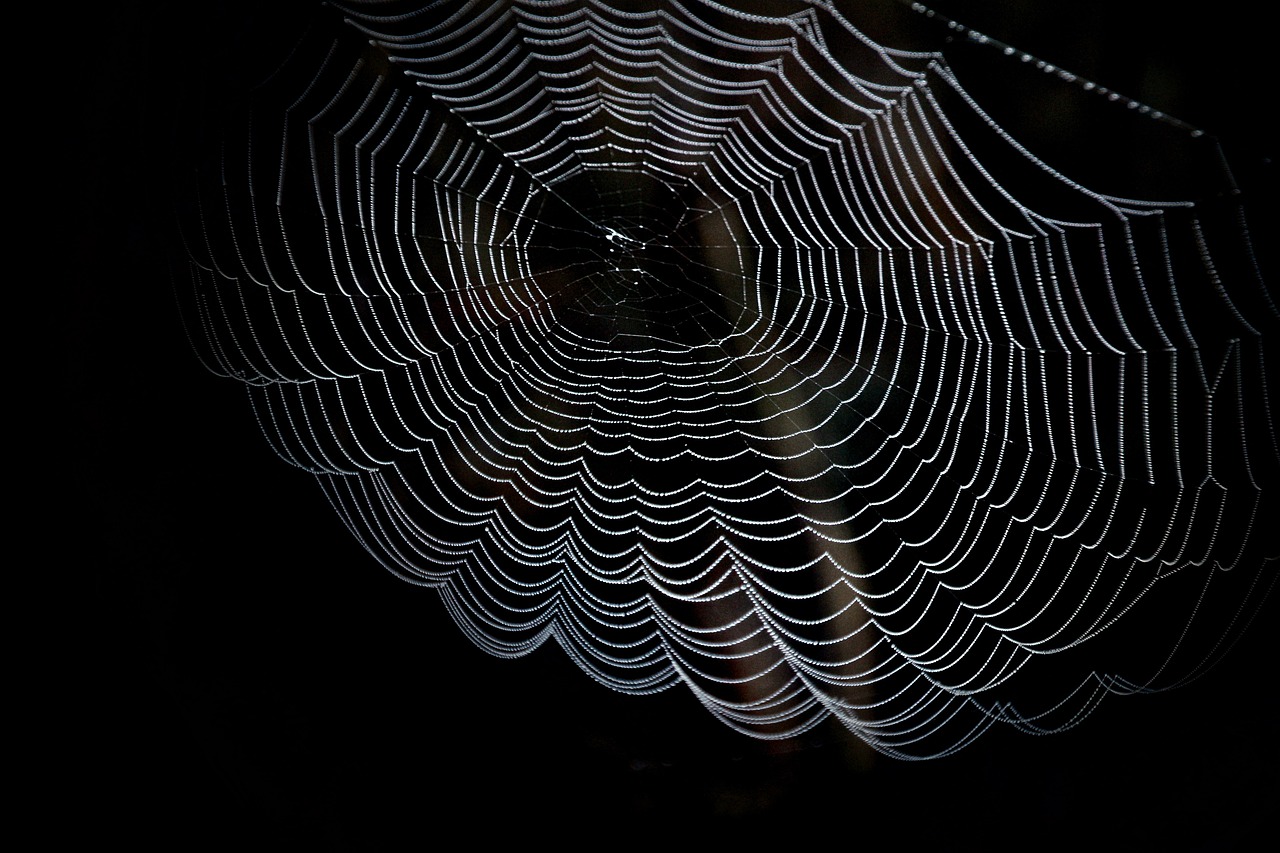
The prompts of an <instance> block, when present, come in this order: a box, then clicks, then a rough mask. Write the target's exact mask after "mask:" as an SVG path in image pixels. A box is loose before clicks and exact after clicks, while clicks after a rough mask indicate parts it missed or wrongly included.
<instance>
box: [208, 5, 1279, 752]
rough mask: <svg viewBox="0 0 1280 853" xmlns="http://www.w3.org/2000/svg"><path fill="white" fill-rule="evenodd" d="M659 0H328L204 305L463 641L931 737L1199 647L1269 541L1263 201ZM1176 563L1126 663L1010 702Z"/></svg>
mask: <svg viewBox="0 0 1280 853" xmlns="http://www.w3.org/2000/svg"><path fill="white" fill-rule="evenodd" d="M651 5H652V8H650V9H649V10H648V11H624V10H618V9H614V8H612V7H611V6H610V5H609V4H608V3H604V2H596V3H568V2H563V3H520V2H514V3H504V2H479V0H471V2H462V3H443V2H442V3H435V4H431V5H430V6H429V7H428V8H427V9H425V10H423V11H420V12H419V11H416V10H415V9H413V8H412V6H410V5H408V4H392V5H390V6H387V5H386V4H382V5H377V4H371V5H370V6H368V7H365V6H359V5H355V4H349V5H347V6H343V7H341V8H342V11H343V14H345V15H346V16H347V19H346V21H345V22H344V23H343V24H342V25H341V26H340V27H339V28H338V33H337V36H336V38H335V39H334V40H332V41H325V40H324V39H319V38H313V39H311V40H310V41H308V42H306V43H304V45H303V46H302V47H300V48H299V50H298V51H297V52H296V53H295V55H294V57H293V58H292V59H291V60H290V64H289V65H288V66H286V67H285V68H284V69H282V71H281V72H280V73H279V74H277V75H276V77H275V78H273V80H272V81H271V82H270V83H269V84H268V85H267V86H265V87H264V88H263V89H262V90H261V92H259V94H258V100H257V101H256V103H255V107H254V112H253V122H252V132H251V134H250V137H249V138H250V140H251V144H250V145H248V146H245V147H244V151H243V153H237V150H230V149H229V151H230V153H229V154H228V156H227V160H226V162H225V163H224V166H223V174H222V175H220V176H219V178H220V179H221V180H220V182H219V184H218V186H217V187H216V189H214V190H209V189H206V191H205V194H204V196H203V198H202V200H201V209H202V214H201V219H200V223H199V226H198V228H196V229H194V234H195V236H194V237H189V242H190V248H191V251H192V253H193V257H194V258H196V263H195V265H194V266H193V279H192V283H193V290H192V301H191V305H192V306H193V307H192V311H193V312H194V313H195V314H197V315H198V317H199V321H200V322H199V324H198V329H199V332H198V334H197V338H198V340H197V345H198V347H199V348H200V350H201V351H202V353H204V354H205V357H206V359H207V361H208V363H209V364H210V366H211V367H212V368H213V369H214V370H216V371H218V372H220V373H223V374H226V375H228V376H232V377H235V378H237V379H240V380H242V381H244V382H245V383H247V385H248V386H249V389H250V392H251V398H252V401H253V404H254V409H255V411H256V413H257V417H258V420H259V423H260V426H261V428H262V430H263V432H264V433H265V435H266V436H267V438H268V440H269V441H270V442H271V443H272V445H273V446H274V447H275V449H276V451H277V452H278V453H279V454H280V455H281V456H282V457H283V458H285V459H286V460H288V461H289V462H291V463H293V464H295V465H298V466H299V467H302V468H305V469H307V470H309V471H312V472H314V473H315V474H316V475H317V476H318V477H319V479H320V482H321V483H322V484H323V486H324V488H325V490H326V492H327V493H328V495H329V497H330V499H331V501H332V503H333V504H334V506H335V507H336V508H337V510H338V512H339V513H340V514H341V516H342V518H343V519H344V521H345V522H346V523H347V525H348V526H349V527H350V528H351V530H352V531H354V532H355V534H356V535H357V536H358V537H359V538H360V540H361V541H362V542H363V544H364V545H365V547H366V548H368V550H369V551H370V552H371V553H372V554H373V555H374V556H375V557H377V558H378V559H379V560H380V561H382V562H383V563H384V564H385V565H386V566H387V567H389V568H390V569H391V570H393V571H394V572H396V573H397V574H399V575H400V576H402V577H404V578H405V579H407V580H409V581H412V582H414V583H420V584H425V585H428V586H432V587H435V588H436V589H437V590H438V591H439V593H440V595H441V596H442V597H443V599H444V601H445V603H446V605H447V606H448V608H449V610H450V612H451V613H452V614H453V616H454V618H455V619H456V621H457V623H458V624H459V626H461V627H462V629H463V630H464V631H465V632H466V634H467V635H468V636H469V637H470V638H471V640H472V641H474V642H475V643H476V644H478V645H479V646H481V647H482V648H484V649H486V650H488V651H490V652H492V653H494V654H497V655H504V656H519V655H523V654H526V653H528V652H529V651H531V650H532V649H534V648H536V647H538V646H540V645H541V644H542V643H544V642H546V641H547V640H548V639H549V638H550V639H554V640H555V641H556V642H557V643H558V644H559V645H560V646H562V647H563V648H564V649H565V651H566V652H567V653H568V654H569V655H570V656H571V657H572V658H573V660H574V661H575V662H576V663H577V664H578V665H579V666H580V667H581V668H582V669H583V670H584V671H585V672H587V673H588V674H589V675H591V676H592V677H593V678H595V679H597V680H599V681H601V682H603V683H605V684H607V685H609V686H610V687H612V688H614V689H617V690H622V691H627V692H636V693H643V692H652V691H658V690H662V689H666V688H668V687H671V686H672V685H674V684H677V683H683V684H685V685H686V686H688V687H689V688H690V689H691V690H692V691H693V692H694V694H695V695H696V696H697V698H698V699H699V700H700V701H701V702H702V703H703V704H704V705H705V706H706V707H707V708H708V709H709V710H711V711H712V712H713V713H714V714H716V715H717V716H718V717H720V718H721V719H723V720H724V721H725V722H726V723H728V724H729V725H731V726H733V727H735V728H738V729H740V730H742V731H744V732H747V733H749V734H752V735H754V736H757V737H765V738H777V737H787V736H791V735H795V734H797V733H800V732H803V731H805V730H807V729H809V728H811V727H812V726H814V725H816V724H817V723H818V722H820V721H822V720H823V719H825V718H827V717H828V716H830V715H835V716H836V717H837V718H839V720H840V721H841V722H843V723H844V724H845V725H847V726H848V727H849V728H850V729H851V730H852V731H853V732H854V733H855V734H857V735H858V736H859V737H861V738H863V739H864V740H866V741H867V742H868V743H870V744H871V745H873V746H874V747H875V748H877V749H879V750H882V751H884V752H887V753H891V754H897V755H909V756H921V755H936V754H942V753H945V752H948V751H950V750H952V749H955V748H957V747H959V746H961V745H963V744H964V743H966V742H968V741H969V740H971V739H972V738H973V737H975V736H976V735H977V734H979V733H980V732H981V731H983V730H984V729H985V728H986V727H987V726H989V725H990V724H991V723H992V722H993V721H996V720H1005V721H1008V722H1011V723H1013V724H1015V725H1018V726H1020V727H1023V728H1027V729H1029V730H1033V731H1046V730H1053V729H1057V728H1062V727H1065V726H1069V725H1071V724H1073V723H1074V722H1076V721H1078V720H1079V719H1080V718H1081V716H1083V714H1085V713H1086V712H1087V711H1088V710H1090V709H1091V708H1092V707H1093V706H1094V705H1096V704H1097V702H1098V701H1100V700H1101V698H1102V697H1103V696H1104V695H1105V694H1106V693H1107V692H1108V691H1111V692H1128V691H1136V690H1145V689H1150V688H1152V687H1154V686H1155V685H1156V684H1157V683H1161V684H1172V683H1176V682H1177V681H1179V680H1180V679H1185V678H1187V677H1190V676H1192V675H1194V674H1195V673H1196V672H1198V671H1199V668H1200V667H1201V666H1202V665H1203V664H1204V663H1205V662H1206V661H1207V660H1209V659H1211V658H1213V657H1214V656H1215V655H1216V654H1217V653H1218V651H1219V648H1218V646H1216V645H1211V646H1210V647H1209V649H1208V650H1207V652H1206V650H1205V649H1204V648H1202V647H1200V646H1196V647H1195V648H1194V649H1191V650H1190V651H1189V652H1188V650H1187V648H1186V647H1187V645H1188V643H1187V642H1185V640H1186V637H1187V632H1189V631H1191V630H1192V628H1191V627H1189V626H1191V625H1192V624H1193V622H1194V620H1193V619H1192V617H1193V616H1194V615H1196V614H1198V613H1199V612H1200V609H1201V608H1202V605H1203V603H1204V600H1205V594H1206V591H1207V590H1210V588H1211V587H1214V588H1216V585H1217V584H1218V583H1219V582H1218V581H1216V580H1215V578H1216V577H1217V576H1219V575H1221V574H1222V572H1221V570H1224V569H1234V568H1237V567H1241V566H1243V567H1244V569H1245V572H1246V574H1249V577H1251V578H1252V580H1251V581H1249V582H1248V583H1245V584H1243V587H1242V588H1244V589H1245V591H1246V592H1245V593H1244V594H1242V595H1241V599H1242V600H1243V601H1244V602H1245V603H1244V604H1240V605H1239V606H1238V608H1236V609H1231V610H1230V614H1231V615H1230V618H1229V619H1228V623H1229V625H1228V628H1227V629H1220V630H1218V631H1217V633H1213V634H1212V635H1211V639H1212V641H1215V642H1217V641H1220V642H1221V643H1222V644H1226V643H1228V642H1229V639H1230V637H1232V636H1234V633H1233V632H1238V630H1239V629H1240V628H1241V627H1242V625H1243V622H1244V620H1245V616H1247V613H1248V612H1250V611H1249V608H1248V607H1247V606H1246V605H1250V606H1252V604H1253V603H1256V600H1257V598H1258V596H1259V595H1260V594H1261V593H1262V592H1264V591H1265V588H1266V586H1267V585H1268V584H1269V583H1270V582H1271V580H1270V578H1271V576H1270V574H1268V570H1267V568H1266V567H1267V559H1268V558H1269V557H1270V556H1272V555H1274V554H1275V553H1276V552H1277V547H1276V534H1275V532H1274V528H1275V524H1274V520H1273V519H1272V520H1268V513H1269V512H1272V511H1273V510H1274V506H1275V499H1274V484H1275V483H1276V482H1277V481H1278V480H1277V477H1276V472H1277V468H1278V467H1280V466H1278V462H1277V460H1278V458H1280V453H1278V452H1277V445H1276V438H1275V435H1276V431H1275V429H1274V428H1273V422H1272V420H1271V418H1272V415H1271V412H1270V409H1269V408H1268V407H1269V406H1270V401H1271V400H1272V399H1274V397H1275V393H1274V392H1275V388H1274V380H1272V378H1271V374H1270V373H1269V372H1268V371H1267V369H1266V364H1265V358H1264V356H1265V350H1266V347H1265V343H1266V342H1267V341H1269V340H1274V333H1275V327H1276V322H1277V312H1276V308H1275V305H1274V303H1272V302H1271V301H1270V299H1269V297H1268V295H1267V292H1266V289H1265V286H1264V285H1263V283H1262V281H1261V277H1260V276H1259V275H1258V273H1257V270H1256V269H1255V268H1254V267H1253V266H1252V264H1251V263H1250V262H1249V261H1248V259H1249V258H1251V255H1250V254H1249V251H1248V245H1247V242H1246V241H1245V240H1244V238H1243V235H1242V234H1241V233H1240V232H1239V231H1238V230H1227V231H1223V232H1213V231H1210V230H1207V229H1206V227H1205V226H1204V224H1203V222H1202V219H1203V217H1202V214H1201V211H1200V209H1199V208H1198V207H1197V206H1196V205H1193V204H1191V203H1189V202H1161V203H1153V202H1148V201H1140V200H1133V199H1121V198H1114V197H1110V196H1106V195H1102V194H1099V193H1095V192H1091V191H1089V190H1087V189H1085V188H1084V187H1082V186H1080V185H1078V184H1076V183H1074V182H1072V181H1071V180H1070V179H1068V178H1067V177H1065V176H1063V175H1060V174H1057V173H1056V172H1054V171H1053V170H1052V169H1050V168H1049V167H1048V166H1047V165H1045V164H1043V163H1041V162H1040V161H1038V160H1037V159H1036V158H1035V157H1034V156H1033V155H1032V154H1031V153H1030V152H1028V151H1026V150H1024V149H1023V148H1022V147H1021V146H1019V145H1018V144H1017V143H1016V142H1015V141H1014V140H1012V139H1009V138H1007V137H1006V136H1005V135H1004V133H1003V131H1002V130H1001V129H1000V128H999V127H998V126H997V125H996V124H995V122H993V121H992V120H990V119H989V118H988V117H987V116H986V115H985V114H984V113H983V112H982V110H981V108H980V107H979V106H978V104H976V103H975V102H973V101H972V100H971V99H970V98H969V96H968V95H967V94H966V93H965V91H964V90H963V89H962V88H961V87H960V84H959V82H958V81H957V80H956V79H955V78H954V76H953V74H952V72H951V71H950V69H949V67H948V66H947V64H946V63H945V62H944V60H943V58H942V57H941V56H940V55H939V54H933V53H914V52H904V51H899V50H891V49H888V48H886V47H883V46H880V45H877V44H875V43H873V42H872V41H870V40H869V39H868V38H866V37H865V36H863V35H862V34H861V33H860V32H859V30H858V29H857V28H856V27H855V26H854V24H853V23H851V22H850V21H848V20H846V19H845V18H844V17H843V16H842V15H841V13H840V12H838V11H837V10H836V9H835V8H834V7H831V6H828V5H827V4H824V3H812V4H810V3H802V2H796V3H791V4H785V3H775V4H769V8H770V9H771V10H775V11H773V12H771V13H769V14H768V15H764V14H761V15H757V14H748V13H745V12H741V11H735V10H733V9H731V8H729V7H727V6H720V5H718V4H715V3H711V2H700V0H688V2H684V3H677V2H664V3H654V4H651ZM782 7H787V8H786V11H787V12H789V13H790V14H783V13H782V12H779V11H776V10H777V9H780V8H782ZM629 8H630V7H629ZM211 186H212V185H211ZM1224 255H1225V256H1229V257H1230V258H1232V259H1239V258H1245V261H1244V262H1239V261H1238V260H1236V261H1233V262H1232V263H1231V264H1226V265H1225V266H1224V261H1223V256H1224ZM1228 267H1229V269H1230V273H1229V274H1228V273H1227V272H1226V271H1225V270H1226V269H1227V268H1228ZM1236 574H1239V573H1238V572H1237V573H1236ZM1165 581H1167V582H1168V585H1170V586H1172V585H1174V584H1182V586H1181V587H1179V589H1182V588H1183V587H1185V595H1183V596H1182V597H1181V598H1179V599H1177V601H1178V604H1177V609H1176V610H1175V611H1174V612H1173V613H1172V615H1171V616H1170V617H1169V618H1168V620H1167V622H1161V623H1160V624H1159V629H1158V631H1156V632H1155V633H1154V635H1152V632H1151V631H1149V630H1147V628H1145V627H1144V630H1143V643H1145V644H1147V646H1146V651H1147V654H1146V656H1145V657H1144V658H1143V660H1144V662H1145V669H1143V670H1142V671H1143V672H1144V673H1145V674H1143V675H1141V676H1136V677H1132V676H1129V677H1119V676H1103V675H1096V676H1092V675H1090V676H1088V677H1085V678H1083V679H1082V678H1081V676H1080V675H1079V674H1078V673H1077V674H1076V675H1074V676H1072V678H1073V679H1074V680H1071V679H1068V680H1067V681H1065V682H1063V684H1062V685H1061V689H1060V690H1059V691H1058V692H1057V693H1056V694H1055V698H1054V700H1052V701H1049V702H1047V703H1041V705H1040V706H1039V707H1035V708H1021V706H1019V708H1018V709H1015V707H1014V706H1013V705H1012V704H1011V701H1012V700H1011V699H1010V698H1009V695H1012V694H1009V695H1006V693H1005V692H1004V691H1005V688H1006V687H1007V686H1009V685H1013V684H1015V683H1016V682H1017V679H1015V676H1016V675H1018V674H1020V673H1021V672H1022V671H1023V670H1024V669H1025V668H1032V669H1034V668H1035V667H1043V666H1047V665H1048V660H1049V659H1050V658H1052V657H1054V655H1053V653H1055V652H1060V651H1065V650H1071V649H1073V648H1074V647H1076V646H1078V645H1079V644H1080V643H1082V642H1084V641H1086V640H1090V639H1091V638H1094V637H1096V636H1098V635H1100V634H1102V633H1103V632H1104V629H1108V628H1111V627H1113V626H1115V625H1121V624H1123V623H1124V619H1123V617H1124V616H1125V615H1126V614H1128V613H1129V612H1130V611H1131V609H1132V608H1134V607H1135V605H1137V604H1138V603H1139V602H1140V600H1141V599H1143V597H1144V596H1146V595H1147V594H1148V593H1149V592H1151V591H1152V590H1153V589H1155V588H1156V587H1157V584H1159V585H1161V586H1165V585H1166V584H1165V583H1162V582H1165ZM1233 594H1236V593H1233ZM1183 655H1187V656H1188V657H1187V661H1182V656H1183ZM1175 663H1180V668H1176V671H1175V666H1174V664H1175Z"/></svg>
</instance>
